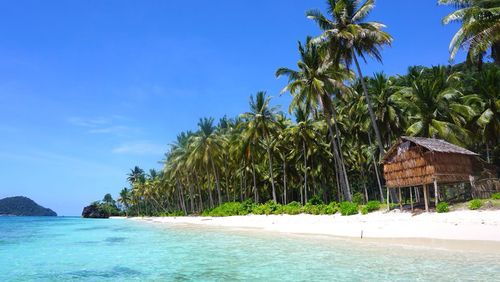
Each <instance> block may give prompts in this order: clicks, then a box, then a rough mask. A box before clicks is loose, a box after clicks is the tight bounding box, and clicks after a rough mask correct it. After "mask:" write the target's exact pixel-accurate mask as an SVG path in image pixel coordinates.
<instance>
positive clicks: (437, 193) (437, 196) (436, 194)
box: [434, 178, 439, 208]
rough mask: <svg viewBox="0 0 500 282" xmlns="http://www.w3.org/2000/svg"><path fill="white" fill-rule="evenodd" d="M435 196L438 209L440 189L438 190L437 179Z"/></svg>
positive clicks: (435, 180) (435, 181)
mask: <svg viewBox="0 0 500 282" xmlns="http://www.w3.org/2000/svg"><path fill="white" fill-rule="evenodd" d="M434 196H435V197H436V200H435V201H436V208H437V206H438V204H439V189H438V183H437V179H436V178H434Z"/></svg>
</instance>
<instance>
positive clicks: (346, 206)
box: [340, 202, 358, 215]
mask: <svg viewBox="0 0 500 282" xmlns="http://www.w3.org/2000/svg"><path fill="white" fill-rule="evenodd" d="M357 213H358V204H357V203H354V202H352V203H351V202H342V203H340V214H342V215H353V214H357Z"/></svg>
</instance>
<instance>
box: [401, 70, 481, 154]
mask: <svg viewBox="0 0 500 282" xmlns="http://www.w3.org/2000/svg"><path fill="white" fill-rule="evenodd" d="M459 83H460V74H459V73H449V71H448V70H447V69H446V68H444V67H434V68H433V69H432V71H431V73H429V74H427V73H426V72H425V70H422V71H421V72H420V75H419V76H417V77H416V78H415V79H414V80H413V81H412V82H411V86H407V87H402V88H401V89H399V90H398V92H397V93H395V94H394V95H395V97H394V99H395V102H396V103H398V104H399V105H400V107H402V108H403V109H406V110H407V111H408V114H409V118H408V121H409V127H408V128H407V129H406V132H407V134H409V135H412V136H423V137H431V138H442V139H445V140H448V141H450V142H452V143H455V144H459V145H465V144H467V142H468V141H469V132H468V130H467V129H466V128H465V124H466V123H467V121H468V120H470V119H471V118H472V117H473V116H474V114H475V113H474V110H473V109H472V108H471V107H470V106H467V105H465V104H464V103H463V94H462V92H460V88H459Z"/></svg>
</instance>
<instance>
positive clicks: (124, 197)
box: [118, 187, 131, 216]
mask: <svg viewBox="0 0 500 282" xmlns="http://www.w3.org/2000/svg"><path fill="white" fill-rule="evenodd" d="M118 202H120V203H122V205H123V207H124V208H125V215H127V216H128V208H129V207H130V202H131V199H130V190H129V189H128V188H127V187H124V188H123V189H122V190H121V191H120V197H119V198H118Z"/></svg>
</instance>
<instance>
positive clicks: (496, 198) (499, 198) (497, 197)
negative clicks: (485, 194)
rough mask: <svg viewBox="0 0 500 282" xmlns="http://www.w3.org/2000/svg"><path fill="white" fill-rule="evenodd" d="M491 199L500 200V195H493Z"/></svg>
mask: <svg viewBox="0 0 500 282" xmlns="http://www.w3.org/2000/svg"><path fill="white" fill-rule="evenodd" d="M491 198H492V199H493V200H500V193H494V194H493V195H491Z"/></svg>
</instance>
